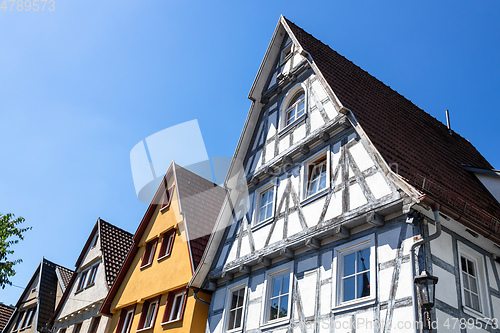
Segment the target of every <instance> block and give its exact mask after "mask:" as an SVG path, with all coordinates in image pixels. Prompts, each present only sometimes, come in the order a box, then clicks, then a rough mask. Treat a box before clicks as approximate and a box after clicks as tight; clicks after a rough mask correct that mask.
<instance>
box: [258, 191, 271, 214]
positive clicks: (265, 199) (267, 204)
mask: <svg viewBox="0 0 500 333" xmlns="http://www.w3.org/2000/svg"><path fill="white" fill-rule="evenodd" d="M273 208H274V187H271V188H268V189H267V190H265V191H264V192H262V193H261V194H260V207H259V222H262V221H265V220H267V219H269V218H271V217H273Z"/></svg>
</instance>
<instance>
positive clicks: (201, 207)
mask: <svg viewBox="0 0 500 333" xmlns="http://www.w3.org/2000/svg"><path fill="white" fill-rule="evenodd" d="M175 172H176V176H177V188H178V191H179V192H178V193H179V198H180V201H181V205H182V211H183V212H184V215H185V219H186V225H187V229H188V233H189V245H190V249H191V254H192V256H193V266H194V267H193V268H194V270H196V268H197V267H198V264H199V263H200V260H201V257H202V256H203V252H204V251H205V247H206V246H207V242H208V239H209V238H210V235H211V233H212V229H213V227H214V225H215V221H216V220H217V217H218V216H219V212H220V209H221V207H222V203H223V202H224V198H225V196H226V191H225V190H224V189H223V188H222V187H220V186H218V185H217V184H214V183H212V182H211V181H208V180H206V179H205V178H202V177H200V176H198V175H197V174H195V173H193V172H191V171H189V170H187V169H184V168H183V167H181V166H179V165H176V166H175Z"/></svg>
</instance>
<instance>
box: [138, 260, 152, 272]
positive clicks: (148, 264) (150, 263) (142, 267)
mask: <svg viewBox="0 0 500 333" xmlns="http://www.w3.org/2000/svg"><path fill="white" fill-rule="evenodd" d="M152 264H153V262H152V261H151V262H149V263H147V264H145V265H142V266H141V267H139V269H141V270H142V269H145V268H148V267H150V266H151V265H152Z"/></svg>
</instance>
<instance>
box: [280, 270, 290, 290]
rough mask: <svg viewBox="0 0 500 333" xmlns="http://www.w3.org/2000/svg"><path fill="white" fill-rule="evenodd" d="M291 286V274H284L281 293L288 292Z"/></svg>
mask: <svg viewBox="0 0 500 333" xmlns="http://www.w3.org/2000/svg"><path fill="white" fill-rule="evenodd" d="M289 288H290V275H288V274H286V275H283V285H282V287H281V294H282V295H283V294H288V292H289Z"/></svg>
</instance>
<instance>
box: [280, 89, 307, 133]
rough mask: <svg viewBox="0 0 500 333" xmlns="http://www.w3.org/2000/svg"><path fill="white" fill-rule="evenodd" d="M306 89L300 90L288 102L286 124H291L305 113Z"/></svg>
mask: <svg viewBox="0 0 500 333" xmlns="http://www.w3.org/2000/svg"><path fill="white" fill-rule="evenodd" d="M305 103H306V100H305V94H304V90H299V91H298V92H297V93H296V94H295V95H294V96H293V97H292V99H291V100H290V102H289V103H288V107H287V108H286V111H285V126H288V125H290V124H291V123H293V122H294V121H295V120H297V119H298V118H300V116H302V115H303V114H304V110H305Z"/></svg>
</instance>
